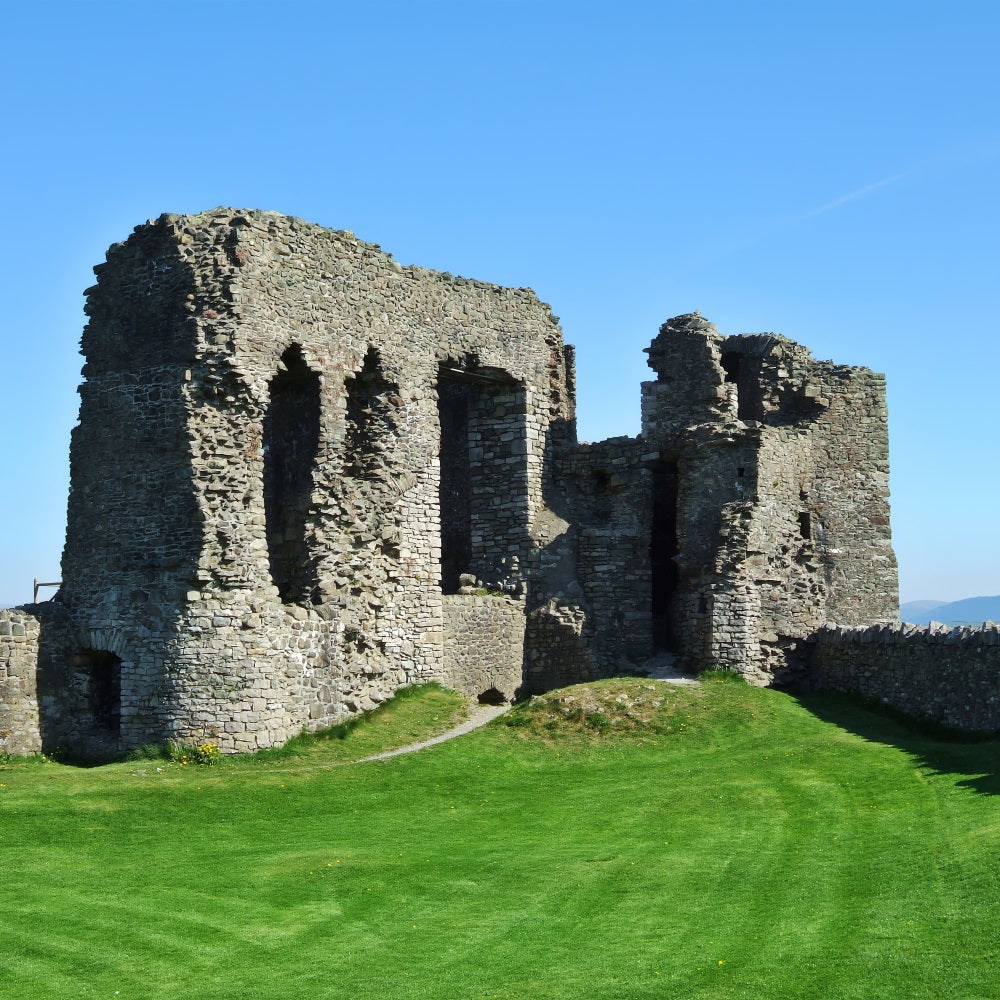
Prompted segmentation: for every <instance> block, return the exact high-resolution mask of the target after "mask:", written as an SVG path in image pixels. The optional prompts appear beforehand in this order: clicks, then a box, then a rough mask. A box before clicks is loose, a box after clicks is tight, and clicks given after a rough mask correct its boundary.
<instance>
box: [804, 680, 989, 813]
mask: <svg viewBox="0 0 1000 1000" xmlns="http://www.w3.org/2000/svg"><path fill="white" fill-rule="evenodd" d="M796 699H797V701H798V702H799V704H801V705H802V706H803V708H805V709H807V710H808V711H809V712H811V713H812V714H813V715H815V716H816V717H817V718H819V719H823V721H825V722H831V723H833V724H834V725H836V726H839V727H840V728H841V729H846V730H848V731H849V732H852V733H855V734H857V735H858V736H861V737H863V738H864V739H866V740H869V741H871V742H872V743H884V744H886V745H889V746H894V747H898V748H899V749H900V750H904V751H906V753H909V754H912V755H913V757H915V758H916V759H917V760H918V761H919V762H920V766H921V767H923V768H927V769H928V770H933V771H936V772H937V773H939V774H954V775H966V776H967V777H964V778H962V779H961V780H959V781H958V782H956V784H958V785H960V786H964V787H965V788H969V789H971V790H972V791H974V792H977V793H978V794H980V795H1000V737H998V736H995V735H994V736H984V735H977V734H971V733H963V732H961V731H959V730H953V729H947V728H945V727H943V726H939V725H937V724H935V723H933V722H923V721H920V720H916V719H911V718H909V717H907V716H904V715H902V714H900V713H898V712H894V711H893V710H892V709H889V708H886V707H884V706H881V705H874V704H872V703H870V702H866V701H864V700H863V699H861V698H856V697H852V696H850V695H845V694H833V693H825V694H802V695H798V696H796Z"/></svg>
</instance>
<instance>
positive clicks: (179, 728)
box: [61, 209, 573, 750]
mask: <svg viewBox="0 0 1000 1000" xmlns="http://www.w3.org/2000/svg"><path fill="white" fill-rule="evenodd" d="M96 271H97V273H98V283H97V285H96V286H95V287H94V288H92V289H90V290H89V297H88V304H87V311H88V314H89V316H90V322H89V325H88V327H87V330H86V331H85V334H84V338H83V347H84V352H85V354H86V356H87V364H86V366H85V368H84V374H85V376H86V381H85V383H84V384H83V386H82V387H81V395H82V404H81V418H80V426H79V427H78V428H77V429H76V431H75V432H74V437H73V446H72V477H73V490H72V493H71V497H70V508H69V530H68V536H67V545H66V550H65V554H64V560H63V580H64V584H63V592H62V595H61V599H62V601H63V603H64V605H65V607H66V608H67V610H68V612H69V614H70V615H71V616H72V618H73V620H74V622H75V623H76V624H77V626H78V627H79V629H80V631H81V632H83V633H88V632H94V631H95V630H97V631H100V632H101V634H102V635H105V636H108V637H109V638H107V639H103V640H97V641H99V642H103V643H104V646H105V647H106V648H103V649H102V648H96V647H92V646H87V647H85V648H80V649H74V650H69V651H68V655H70V656H74V655H75V656H82V655H86V656H87V657H89V658H90V659H94V658H100V657H101V656H104V655H105V654H107V655H108V656H110V655H114V656H115V657H117V659H118V660H119V661H120V665H118V666H116V669H120V673H121V714H120V733H119V735H120V742H121V745H122V746H129V745H133V744H135V743H136V742H142V741H148V740H151V739H163V738H171V739H200V738H212V739H214V740H216V741H217V742H219V743H220V745H222V747H223V748H224V749H226V750H247V749H253V748H255V747H262V746H269V745H272V744H274V743H280V742H282V741H284V740H286V739H287V738H288V737H289V736H291V735H293V734H295V733H297V732H298V731H300V730H301V729H302V728H316V727H320V726H325V725H329V724H330V723H333V722H336V721H337V720H338V719H340V718H342V717H343V716H344V715H345V714H348V713H350V712H352V711H357V710H359V709H361V708H365V707H370V706H371V705H372V704H374V703H377V702H378V701H380V700H383V699H384V698H386V697H388V696H389V695H390V694H391V693H392V691H394V690H395V689H396V688H397V687H399V686H400V685H402V684H409V683H414V682H418V681H421V680H428V679H431V678H434V677H438V676H440V675H441V673H442V671H443V670H444V653H443V650H442V644H441V641H440V635H441V632H442V629H443V628H444V618H443V616H444V612H443V603H442V596H443V595H442V591H443V590H444V591H446V592H447V591H448V590H449V586H448V583H449V581H448V580H445V579H443V576H442V572H443V561H446V560H447V559H450V561H451V564H452V569H451V570H450V575H452V576H454V575H455V574H460V573H472V574H473V575H474V576H475V577H476V578H477V579H482V580H484V581H486V582H487V583H493V582H495V581H500V580H502V581H504V584H505V585H511V586H514V587H517V586H518V585H520V583H521V580H520V577H521V575H522V572H523V571H522V567H524V566H527V565H529V564H530V563H531V561H532V554H533V552H534V550H535V548H536V546H537V541H536V539H535V538H534V537H533V535H532V529H531V525H532V523H533V522H534V521H535V520H536V519H538V518H539V516H540V514H541V512H542V511H543V508H544V501H543V493H544V492H545V486H544V482H543V479H544V476H545V471H544V464H545V463H544V457H545V451H546V448H552V447H557V446H558V445H559V444H560V442H566V441H569V440H571V435H572V427H571V415H572V405H573V404H572V399H571V389H572V375H571V371H570V368H571V359H568V356H567V354H566V352H565V350H564V348H563V344H562V338H561V335H560V331H559V328H558V326H557V325H556V323H555V320H554V318H553V317H552V315H551V312H550V310H549V308H548V306H547V305H545V304H544V303H540V302H539V301H538V299H537V298H536V296H535V295H534V293H533V292H531V291H530V290H528V289H505V288H500V287H498V286H495V285H491V284H488V283H485V282H478V281H473V280H469V279H465V278H458V277H455V276H452V275H449V274H438V273H435V272H431V271H427V270H424V269H422V268H417V267H402V266H400V265H399V264H397V263H396V262H395V261H394V260H392V258H391V256H390V255H389V254H386V253H384V252H382V251H381V249H380V248H379V247H377V246H375V245H372V244H366V243H363V242H361V241H359V240H357V239H355V237H354V236H353V234H351V233H346V232H334V231H331V230H327V229H323V228H321V227H319V226H315V225H311V224H308V223H305V222H302V221H301V220H297V219H291V218H287V217H284V216H279V215H275V214H273V213H267V212H239V211H234V210H229V209H220V210H217V211H213V212H208V213H205V214H203V215H200V216H163V217H161V218H160V219H158V220H156V221H155V222H151V223H149V224H147V225H145V226H140V227H138V228H137V229H136V231H135V233H134V234H133V235H132V236H131V237H130V238H129V240H127V241H126V242H125V243H123V244H117V245H116V246H114V247H112V248H111V250H110V251H109V253H108V261H107V263H106V264H105V265H102V266H101V267H99V268H97V269H96ZM446 389H447V390H448V391H447V392H446V391H445V390H446ZM446 396H447V399H448V400H449V404H448V405H447V406H446V405H445V403H444V400H445V397H446ZM456 427H457V428H458V429H457V430H456V429H455V428H456ZM443 468H447V469H448V475H449V476H450V477H451V481H452V482H453V483H456V484H457V486H456V487H455V491H453V492H455V493H456V496H455V497H452V496H451V494H449V492H448V491H447V490H442V489H441V475H442V469H443ZM453 499H454V500H455V503H454V504H453V503H452V500H453ZM460 511H461V512H460ZM442 523H444V525H445V528H446V529H447V528H448V527H449V526H451V527H453V528H454V526H455V525H456V524H457V526H458V527H457V531H455V530H453V531H451V533H450V534H449V532H448V531H447V530H445V531H442ZM456 535H458V536H461V537H459V538H456ZM443 549H447V550H448V551H447V552H444V553H443ZM112 645H113V646H114V649H112V648H111V646H112Z"/></svg>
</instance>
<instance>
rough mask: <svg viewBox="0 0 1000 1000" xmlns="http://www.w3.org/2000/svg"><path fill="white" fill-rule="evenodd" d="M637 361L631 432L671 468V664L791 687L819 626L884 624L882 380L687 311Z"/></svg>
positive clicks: (888, 561)
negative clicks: (727, 331) (640, 364)
mask: <svg viewBox="0 0 1000 1000" xmlns="http://www.w3.org/2000/svg"><path fill="white" fill-rule="evenodd" d="M649 355H650V365H651V366H652V367H653V368H654V369H655V370H656V372H657V376H658V377H657V380H656V381H655V382H649V383H645V384H644V386H643V438H644V439H645V440H646V441H647V443H648V447H649V448H650V450H652V451H653V453H654V454H655V455H658V456H659V459H660V461H661V462H662V461H666V462H670V463H672V466H675V467H676V469H677V476H678V489H677V514H676V516H677V554H676V557H675V562H676V565H677V578H676V581H675V584H674V589H673V593H672V596H671V602H672V605H673V607H672V610H671V614H672V618H673V620H674V622H675V625H674V628H673V632H674V644H675V647H676V651H677V652H678V653H679V654H680V655H681V657H682V662H686V663H689V664H691V665H697V664H699V663H702V664H703V663H705V662H706V661H707V662H711V663H715V664H717V665H719V666H722V667H726V668H728V669H733V670H738V671H739V672H741V673H743V674H744V675H745V676H747V677H748V678H749V679H751V680H754V681H756V682H759V683H771V682H773V681H775V680H780V681H783V682H792V681H794V679H795V676H796V673H797V671H798V670H799V669H800V668H801V662H800V661H801V657H802V644H803V642H804V640H805V639H806V638H807V637H808V636H809V635H811V634H812V632H813V631H814V630H815V629H816V628H818V627H819V626H821V625H822V624H823V623H824V622H827V621H831V620H836V619H842V620H843V621H844V623H846V624H855V623H858V622H861V621H864V622H869V621H888V620H891V619H893V618H894V617H895V616H896V614H897V610H898V599H897V591H896V564H895V558H894V556H893V553H892V547H891V542H890V538H889V527H888V525H889V508H888V433H887V419H886V410H885V393H884V381H883V379H882V377H881V376H878V375H875V374H874V373H872V372H868V371H866V370H864V369H857V368H845V367H842V366H836V365H833V364H832V363H829V362H817V361H814V360H813V359H812V357H811V355H810V353H809V351H808V350H807V349H805V348H803V347H801V346H799V345H798V344H795V343H793V342H792V341H789V340H787V339H786V338H784V337H780V336H778V335H775V334H740V335H736V336H730V337H723V336H721V335H720V334H719V333H718V332H717V331H716V329H715V327H714V326H713V325H712V324H710V323H708V322H707V321H706V320H704V319H703V318H702V317H700V316H698V315H697V314H693V315H689V316H681V317H675V318H674V319H673V320H669V321H668V322H667V323H665V324H664V326H663V327H662V328H661V332H660V335H659V336H658V337H657V338H656V340H654V342H653V344H652V345H651V347H650V348H649ZM654 603H655V602H654Z"/></svg>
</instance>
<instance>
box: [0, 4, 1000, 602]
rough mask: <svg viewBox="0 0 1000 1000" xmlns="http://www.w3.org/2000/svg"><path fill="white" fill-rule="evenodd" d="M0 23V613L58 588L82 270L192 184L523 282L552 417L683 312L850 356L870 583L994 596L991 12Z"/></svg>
mask: <svg viewBox="0 0 1000 1000" xmlns="http://www.w3.org/2000/svg"><path fill="white" fill-rule="evenodd" d="M0 45H2V49H3V52H2V56H3V57H2V60H0V78H2V79H0V83H2V93H3V95H4V102H3V107H4V114H3V121H4V134H5V137H6V141H5V147H6V148H5V150H4V155H3V157H2V159H0V180H2V191H3V197H4V201H5V205H4V230H5V239H4V240H3V241H2V248H0V253H2V268H0V275H2V286H0V287H2V289H3V309H2V313H0V316H2V318H0V323H2V326H0V336H2V364H0V372H2V380H3V381H2V393H0V428H2V430H0V469H2V473H0V475H2V479H0V484H2V486H0V525H2V537H3V555H2V559H0V606H4V605H9V604H14V603H18V602H23V601H25V600H29V599H30V597H31V593H30V589H31V580H32V578H33V577H35V576H37V577H40V578H43V579H58V573H59V557H60V551H61V548H62V542H63V533H64V524H65V509H66V491H67V484H68V462H67V455H68V448H69V433H70V429H71V428H72V426H73V424H74V423H75V422H76V417H77V396H76V393H75V388H76V385H77V384H78V382H79V371H80V365H81V363H82V360H81V358H80V357H79V355H78V354H77V350H78V342H79V336H80V331H81V329H82V326H83V320H84V317H83V313H82V305H83V296H82V292H83V289H84V288H86V287H87V286H88V285H90V284H91V283H92V281H93V277H92V273H91V270H90V269H91V267H92V266H93V265H94V264H97V263H99V262H100V261H102V260H103V259H104V251H105V250H106V249H107V247H108V245H109V244H111V243H112V242H115V241H117V240H120V239H123V238H125V237H126V236H127V235H128V234H129V232H130V231H131V230H132V228H133V227H134V226H135V225H137V224H138V223H141V222H143V221H145V220H146V219H147V218H150V217H155V216H157V215H159V214H160V213H162V212H197V211H202V210H204V209H207V208H211V207H213V206H216V205H219V204H224V205H231V206H239V207H253V208H266V209H273V210H276V211H280V212H285V213H288V214H291V215H298V216H301V217H303V218H306V219H308V220H310V221H313V222H318V223H321V224H323V225H326V226H331V227H333V228H338V229H352V230H354V231H355V232H356V233H357V234H358V235H359V236H360V237H361V238H363V239H366V240H369V241H372V242H376V243H381V244H382V245H383V246H384V247H385V248H386V249H387V250H389V251H391V252H392V253H393V254H394V255H395V256H396V258H397V259H398V260H400V261H401V262H403V263H417V264H421V265H423V266H426V267H432V268H438V269H441V270H448V271H452V272H454V273H458V274H464V275H468V276H472V277H478V278H484V279H487V280H491V281H495V282H498V283H501V284H509V285H529V286H531V287H533V288H534V289H535V290H536V291H537V292H538V294H539V295H540V297H541V298H542V299H543V300H545V301H547V302H550V303H551V304H552V306H553V310H554V311H555V313H556V314H557V315H559V316H560V317H561V318H562V325H563V329H564V332H565V336H566V339H567V340H568V341H569V342H571V343H575V344H576V345H577V351H578V364H579V404H580V405H579V412H580V433H581V437H582V438H584V439H589V440H595V439H599V438H602V437H607V436H610V435H614V434H635V433H637V432H638V429H639V382H640V381H641V380H642V379H644V378H648V377H649V375H650V373H649V370H648V369H647V368H646V366H645V355H644V354H643V353H642V348H643V347H644V346H646V345H647V344H648V342H649V340H650V339H651V338H652V337H653V336H654V335H655V334H656V332H657V328H658V326H659V324H660V323H661V322H662V321H663V320H664V319H666V318H667V317H669V316H673V315H676V314H677V313H682V312H687V311H690V310H693V309H700V310H701V312H702V313H703V314H704V315H706V316H707V317H708V318H709V319H711V320H712V321H714V322H716V323H717V324H718V325H719V327H720V329H722V330H723V332H726V333H739V332H756V331H769V330H773V331H776V332H779V333H783V334H785V335H786V336H789V337H791V338H793V339H794V340H798V341H800V342H802V343H804V344H806V345H807V346H809V347H810V348H812V350H813V353H814V354H815V355H816V356H817V357H819V358H833V359H835V360H837V361H840V362H844V363H849V364H859V365H866V366H868V367H870V368H874V369H876V370H879V371H883V372H885V373H886V375H887V377H888V382H889V406H890V423H891V440H892V502H893V522H894V538H895V544H896V550H897V553H898V555H899V560H900V570H901V573H900V575H901V583H902V596H903V599H904V600H907V599H914V598H939V599H956V598H961V597H966V596H971V595H977V594H997V593H1000V541H998V533H997V523H996V518H995V511H996V497H997V495H998V493H1000V463H998V461H997V447H996V425H997V411H998V406H1000V404H998V401H997V399H998V397H997V391H996V384H997V381H998V376H1000V338H998V334H1000V294H998V282H997V276H998V269H997V265H998V256H1000V255H998V234H1000V207H998V194H997V192H998V190H1000V116H998V104H1000V58H998V56H997V52H998V51H1000V4H998V3H996V0H972V2H963V0H950V2H943V0H942V2H935V3H927V2H920V0H906V2H895V0H882V2H880V0H865V2H855V0H838V2H837V3H818V2H808V0H797V2H794V3H783V2H770V0H747V2H742V3H737V2H721V0H698V2H670V0H664V2H660V3H639V2H629V0H619V2H615V3H610V2H609V3H588V2H585V0H575V2H571V3H567V2H562V0H552V2H545V0H534V2H523V0H493V2H490V0H463V2H451V0H441V2H431V0H427V2H421V0H408V2H391V0H389V2H385V0H383V2H379V3H359V2H352V3H337V2H323V3H319V2H317V3H308V2H298V0H271V2H254V0H232V2H224V0H214V2H213V0H201V2H191V0H158V2H153V0H147V2H142V0H133V2H124V0H122V2H116V3H109V2H103V0H88V2H85V3H84V2H74V3H52V2H48V3H46V2H44V0H36V2H35V3H34V4H33V5H31V6H30V8H29V7H28V6H27V5H24V4H17V5H10V6H9V8H8V10H7V11H6V13H5V16H4V33H3V40H2V42H0Z"/></svg>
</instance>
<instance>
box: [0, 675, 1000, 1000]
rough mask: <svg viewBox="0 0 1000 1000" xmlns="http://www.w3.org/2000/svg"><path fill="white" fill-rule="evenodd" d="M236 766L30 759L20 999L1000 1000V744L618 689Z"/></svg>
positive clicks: (724, 690)
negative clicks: (477, 721) (478, 721)
mask: <svg viewBox="0 0 1000 1000" xmlns="http://www.w3.org/2000/svg"><path fill="white" fill-rule="evenodd" d="M457 711H458V703H457V702H456V700H455V699H454V698H453V697H452V696H450V695H448V694H446V693H443V692H441V691H439V690H434V689H432V690H429V691H427V692H423V693H421V692H418V693H417V694H416V695H414V696H411V697H409V698H407V699H405V700H403V701H401V702H400V703H399V704H398V705H397V706H395V707H394V708H393V710H392V711H391V712H384V713H382V714H381V715H380V716H378V717H376V719H375V720H373V721H372V722H369V723H366V724H364V725H361V726H359V727H357V728H355V729H354V730H353V731H351V732H348V733H346V734H340V735H342V736H343V738H334V739H330V740H325V741H311V742H306V743H304V744H301V745H299V746H297V747H293V748H292V749H291V750H288V751H285V752H282V753H272V754H265V755H261V756H260V757H258V758H256V759H240V760H224V761H223V762H221V763H220V764H218V765H216V766H212V767H197V766H185V765H181V764H177V763H167V762H163V761H155V760H143V761H135V762H130V763H124V764H115V765H108V766H105V767H101V768H93V769H89V770H86V769H80V768H72V767H68V766H65V765H59V764H55V763H52V762H43V761H28V762H8V763H7V764H5V765H4V766H3V767H2V769H0V785H2V787H0V811H2V826H0V838H2V845H3V870H2V878H0V914H2V918H0V919H2V947H0V996H3V997H5V998H6V997H11V998H19V1000H20V998H30V997H39V998H42V997H44V998H47V1000H48V998H60V1000H71V998H84V997H86V998H91V997H101V998H104V997H108V998H115V997H120V998H122V1000H160V998H163V1000H168V998H169V1000H179V998H186V997H192V998H201V997H204V998H213V1000H223V998H261V1000H263V998H268V1000H272V998H273V1000H278V998H281V1000H287V998H298V997H302V998H332V997H337V998H340V997H344V998H348V997H350V998H356V997H357V998H368V997H371V998H381V997H393V998H435V1000H442V998H463V1000H464V998H479V997H511V998H562V997H572V998H593V997H607V998H616V1000H622V998H640V997H650V998H653V997H656V998H663V997H668V998H673V997H683V998H702V997H704V998H709V997H710V998H716V997H720V998H728V997H733V998H735V997H746V998H754V1000H758V998H780V997H787V998H804V997H817V998H820V997H822V998H825V1000H834V998H872V1000H875V998H878V1000H887V998H901V1000H902V998H906V1000H914V998H924V997H926V998H931V997H933V998H949V1000H950V998H955V1000H964V998H988V997H998V996H1000V976H998V972H997V968H996V960H997V957H998V943H997V937H998V922H997V910H996V904H997V900H998V889H1000V877H998V876H1000V850H998V849H1000V811H998V802H1000V800H998V798H997V793H998V792H1000V781H998V774H1000V766H998V765H1000V743H998V742H996V741H993V742H981V743H957V742H947V741H942V740H940V739H935V738H932V737H930V736H925V735H921V734H920V733H919V732H918V731H916V730H914V729H911V728H907V727H905V726H903V725H902V724H900V723H899V722H897V721H894V720H893V719H890V718H886V717H885V716H882V715H880V714H878V713H876V712H873V711H870V710H867V709H864V708H861V707H858V706H856V705H854V704H852V703H850V702H848V701H845V700H837V699H833V698H820V697H814V698H811V699H806V700H804V701H799V700H796V699H794V698H791V697H789V696H787V695H784V694H780V693H778V692H775V691H767V690H760V689H755V688H750V687H747V686H745V685H742V684H737V683H728V682H720V681H717V680H714V679H713V680H709V681H708V682H706V683H705V684H703V685H701V686H700V687H697V688H677V687H668V686H666V685H660V684H654V683H653V682H648V681H628V682H625V681H608V682H601V683H600V684H595V685H590V686H588V688H586V689H583V690H581V689H568V690H567V691H564V692H560V693H558V695H557V696H554V697H547V698H545V699H540V700H536V701H535V702H533V703H530V704H528V705H525V706H522V707H520V708H518V709H516V710H514V712H512V713H510V714H509V715H508V716H506V717H504V719H502V720H498V721H497V722H495V723H493V724H492V725H491V726H489V727H487V728H486V729H482V730H478V731H477V732H475V733H472V734H470V735H468V736H465V737H462V738H460V739H458V740H454V741H451V742H449V743H445V744H442V745H440V746H437V747H434V748H431V749H429V750H426V751H423V752H421V753H418V754H414V755H408V756H404V757H397V758H393V759H391V760H387V761H382V762H376V763H354V764H351V763H345V761H347V760H349V759H351V758H352V757H354V758H357V757H359V756H363V755H364V754H366V753H371V752H374V751H375V750H378V749H381V748H383V747H386V746H390V745H394V744H395V745H399V744H401V743H406V742H409V741H410V740H411V739H412V738H414V737H415V736H418V735H420V734H421V733H422V732H424V731H428V730H433V729H435V728H436V729H440V728H441V727H442V726H443V725H445V724H446V723H447V722H448V721H449V720H451V719H452V718H453V716H454V715H455V714H456V712H457Z"/></svg>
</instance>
